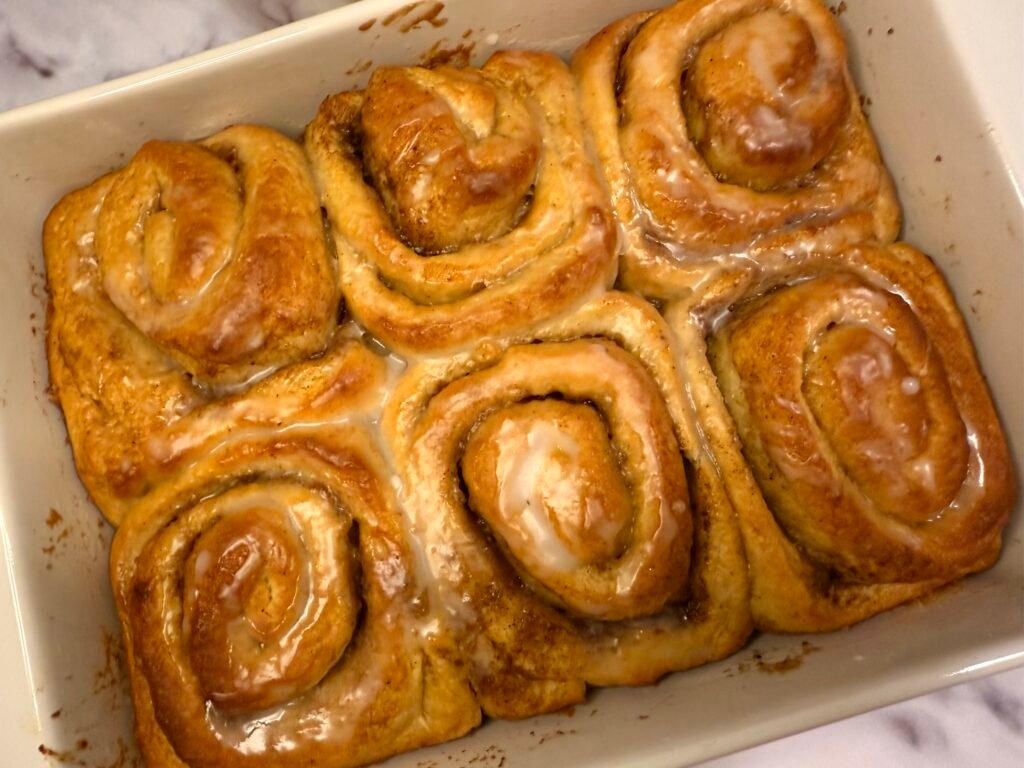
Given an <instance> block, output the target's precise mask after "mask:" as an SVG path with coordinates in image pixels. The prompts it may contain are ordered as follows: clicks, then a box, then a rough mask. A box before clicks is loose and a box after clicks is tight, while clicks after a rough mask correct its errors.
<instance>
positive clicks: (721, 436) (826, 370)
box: [669, 244, 1015, 632]
mask: <svg viewBox="0 0 1024 768" xmlns="http://www.w3.org/2000/svg"><path fill="white" fill-rule="evenodd" d="M669 318H670V320H671V322H672V324H673V326H674V327H675V329H676V332H677V333H678V334H679V336H680V345H681V346H682V347H684V348H686V349H689V350H693V351H694V352H693V354H692V355H690V356H689V357H688V358H687V364H686V369H687V373H686V375H687V378H688V380H689V381H690V382H691V386H692V391H693V392H694V395H695V399H696V401H697V403H698V408H699V409H700V412H701V413H702V414H704V419H703V420H702V423H703V426H704V434H705V435H706V436H707V439H708V441H709V444H710V446H711V450H712V452H713V453H714V455H715V457H716V460H717V462H718V465H719V466H720V467H721V470H722V476H723V478H724V480H725V483H726V487H727V489H728V492H729V497H730V498H731V499H732V502H733V504H734V505H735V508H736V510H737V512H738V514H739V519H740V525H741V527H742V529H743V536H744V541H745V544H746V553H747V557H748V559H749V561H750V568H751V576H752V579H753V587H752V610H753V614H754V621H755V623H756V624H757V625H758V626H759V627H761V628H763V629H771V630H781V631H799V632H806V631H822V630H830V629H835V628H838V627H843V626H847V625H849V624H852V623H854V622H857V621H860V620H861V619H864V618H866V617H868V616H871V615H873V614H875V613H878V612H879V611H882V610H885V609H887V608H890V607H892V606H894V605H896V604H898V603H901V602H904V601H906V600H908V599H911V598H913V597H916V596H919V595H923V594H925V593H927V592H930V591H932V590H934V589H936V588H938V587H939V586H941V585H943V584H946V583H948V582H950V581H952V580H954V579H957V578H959V577H961V576H964V575H966V574H969V573H973V572H975V571H979V570H982V569H985V568H987V567H989V566H991V565H992V564H993V563H994V562H995V560H996V559H997V558H998V556H999V550H1000V546H1001V537H1002V531H1003V527H1004V526H1005V524H1006V521H1007V518H1008V515H1009V510H1010V507H1011V505H1012V501H1013V498H1014V494H1015V479H1014V476H1013V470H1012V467H1011V463H1010V457H1009V453H1008V449H1007V445H1006V440H1005V438H1004V436H1003V433H1002V430H1001V428H1000V425H999V420H998V418H997V415H996V412H995V409H994V407H993V405H992V401H991V399H990V397H989V393H988V390H987V387H986V385H985V381H984V379H983V377H982V375H981V373H980V371H979V369H978V364H977V361H976V359H975V356H974V350H973V348H972V346H971V342H970V339H969V337H968V334H967V330H966V327H965V326H964V322H963V319H962V318H961V316H960V313H959V311H958V310H957V308H956V304H955V302H954V299H953V297H952V295H951V294H950V291H949V289H948V288H947V286H946V284H945V282H944V280H943V278H942V276H941V274H940V273H939V272H938V270H937V269H936V268H935V266H934V265H933V264H932V263H931V261H930V260H929V259H928V258H927V257H925V256H923V255H922V254H920V253H919V252H918V251H916V250H914V249H913V248H911V247H910V246H908V245H903V244H897V245H893V246H890V247H888V248H876V247H868V246H865V247H861V248H857V249H853V250H850V251H847V252H845V253H843V254H841V255H838V256H835V257H820V258H818V259H816V260H815V261H814V263H809V264H806V265H804V266H801V267H799V268H796V269H794V270H792V271H790V272H788V273H786V274H776V275H774V276H772V277H771V278H770V279H767V280H765V281H763V282H761V283H760V284H757V285H750V284H742V283H741V284H739V285H737V284H736V283H735V282H734V281H727V280H720V281H718V283H717V284H714V285H712V286H710V287H709V288H708V290H707V292H706V293H704V294H703V295H701V296H700V297H699V298H698V299H696V300H694V301H693V302H679V303H677V304H675V305H673V306H672V308H671V309H670V310H669ZM705 338H706V350H707V355H708V356H707V358H706V359H705V358H704V357H703V355H701V354H700V353H699V350H701V349H702V348H704V347H705Z"/></svg>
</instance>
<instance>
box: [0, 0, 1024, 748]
mask: <svg viewBox="0 0 1024 768" xmlns="http://www.w3.org/2000/svg"><path fill="white" fill-rule="evenodd" d="M344 2H345V0H4V2H3V3H2V4H0V110H5V109H10V108H12V107H15V106H19V105H22V104H27V103H30V102H32V101H37V100H39V99H42V98H45V97H47V96H53V95H56V94H59V93H64V92H66V91H70V90H74V89H76V88H80V87H84V86H86V85H91V84H93V83H97V82H101V81H104V80H109V79H111V78H114V77H117V76H120V75H124V74H128V73H130V72H135V71H138V70H140V69H145V68H147V67H151V66H154V65H157V64H160V63H163V62H166V61H171V60H174V59H178V58H181V57H183V56H187V55H189V54H193V53H197V52H199V51H202V50H205V49H207V48H210V47H213V46H216V45H219V44H222V43H226V42H229V41H232V40H236V39H238V38H241V37H244V36H247V35H251V34H254V33H256V32H260V31H262V30H266V29H270V28H272V27H275V26H278V25H279V24H283V23H287V22H289V21H292V20H294V19H298V18H302V17H304V16H309V15H311V14H314V13H317V12H320V11H323V10H326V9H328V8H331V7H334V6H337V5H342V4H344ZM820 765H828V766H829V767H830V768H844V767H845V766H863V765H871V766H897V765H898V766H911V767H917V766H921V768H924V767H925V766H927V767H928V768H936V767H940V766H967V765H984V766H989V767H991V768H1000V767H1001V766H1014V767H1016V766H1021V765H1024V669H1019V670H1016V671H1013V672H1007V673H1004V674H1002V675H999V676H996V677H993V678H988V679H985V680H981V681H978V682H974V683H968V684H965V685H961V686H958V687H955V688H951V689H948V690H945V691H940V692H938V693H934V694H931V695H929V696H923V697H920V698H917V699H913V700H911V701H908V702H904V703H902V704H897V705H894V706H891V707H886V708H884V709H880V710H877V711H875V712H870V713H868V714H865V715H861V716H859V717H854V718H851V719H849V720H845V721H843V722H839V723H834V724H832V725H827V726H823V727H821V728H817V729H814V730H812V731H808V732H806V733H803V734H799V735H797V736H791V737H789V738H786V739H781V740H779V741H776V742H773V743H771V744H766V745H763V746H760V747H757V748H754V749H751V750H747V751H745V752H741V753H738V754H735V755H731V756H728V757H725V758H721V759H719V760H715V761H713V762H711V763H708V764H707V766H708V767H709V768H710V767H711V766H713V768H738V767H740V766H742V767H743V768H758V767H760V766H787V768H788V767H790V766H820Z"/></svg>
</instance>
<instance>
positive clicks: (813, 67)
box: [682, 9, 849, 191]
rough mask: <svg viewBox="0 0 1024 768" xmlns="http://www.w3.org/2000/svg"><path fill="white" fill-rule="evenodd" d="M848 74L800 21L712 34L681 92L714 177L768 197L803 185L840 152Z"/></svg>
mask: <svg viewBox="0 0 1024 768" xmlns="http://www.w3.org/2000/svg"><path fill="white" fill-rule="evenodd" d="M841 67H842V65H841V61H840V58H839V57H838V56H836V55H835V52H833V51H825V50H822V49H821V48H819V45H818V42H817V41H816V40H815V38H814V36H813V35H812V33H811V30H810V29H809V28H808V26H807V24H806V23H805V22H804V20H803V19H801V18H800V17H799V16H796V15H794V14H791V13H783V12H780V11H777V10H774V9H770V10H765V11H762V12H760V13H756V14H753V15H751V16H747V17H745V18H742V19H740V20H738V21H736V22H734V23H732V24H729V25H728V26H726V27H725V28H724V29H722V30H721V31H719V32H717V33H716V34H715V35H713V36H711V37H710V38H709V39H708V40H707V41H706V42H705V43H704V44H703V45H702V46H701V48H700V50H699V51H698V52H697V55H696V57H695V59H694V61H693V62H692V64H691V65H690V67H689V69H688V70H687V71H686V72H684V76H683V77H684V79H683V91H682V95H683V111H684V113H685V116H686V122H687V127H688V130H689V134H690V136H691V138H692V139H693V142H694V144H695V146H696V147H697V148H698V150H699V151H700V152H701V154H702V155H703V156H704V159H705V161H706V162H707V164H708V167H709V168H710V169H711V171H712V172H713V173H715V175H716V176H718V177H719V179H721V180H722V181H726V182H728V183H731V184H739V185H744V186H748V187H751V188H752V189H755V190H759V191H767V190H772V189H777V188H785V187H788V186H793V185H796V184H799V180H800V177H801V176H803V175H805V174H806V173H808V172H809V171H811V170H812V169H813V168H814V167H815V166H816V165H817V164H818V163H819V162H821V160H822V159H824V158H825V157H826V156H827V155H828V154H829V152H830V151H831V150H832V148H833V146H834V144H835V142H836V138H837V136H838V134H839V131H840V128H841V126H842V124H843V120H844V119H845V117H846V114H847V112H848V110H849V95H848V90H847V85H846V82H845V79H844V76H843V72H842V68H841Z"/></svg>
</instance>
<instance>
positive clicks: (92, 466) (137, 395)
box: [44, 126, 338, 522]
mask: <svg viewBox="0 0 1024 768" xmlns="http://www.w3.org/2000/svg"><path fill="white" fill-rule="evenodd" d="M44 250H45V253H46V266H47V275H48V280H49V285H50V296H51V303H50V323H49V333H48V339H47V344H48V356H49V362H50V377H51V382H52V387H53V391H54V394H55V396H56V398H57V399H58V400H59V402H60V403H61V406H62V408H63V410H64V415H65V418H66V420H67V423H68V432H69V434H70V437H71V443H72V447H73V448H74V452H75V460H76V463H77V467H78V472H79V475H80V476H81V478H82V480H83V482H84V483H85V485H86V487H87V488H88V489H89V492H90V493H91V495H92V497H93V499H95V501H96V502H97V504H98V505H99V506H100V508H101V509H102V510H103V511H104V513H105V514H106V515H107V516H108V517H109V518H110V519H111V520H112V521H114V522H117V521H118V520H119V519H120V518H121V516H122V515H123V514H124V502H125V500H126V499H130V498H132V497H134V496H137V495H139V494H140V493H142V492H144V490H145V484H146V480H145V477H144V472H142V471H141V467H142V465H143V464H144V463H145V457H144V446H145V442H146V440H147V439H148V437H149V436H151V435H152V434H154V433H157V432H160V431H161V430H163V429H165V428H166V427H167V426H168V425H169V424H172V423H173V422H174V421H176V420H177V419H179V418H180V417H181V416H182V415H183V414H185V413H188V412H190V411H192V410H194V409H195V408H197V407H199V406H200V405H202V404H203V403H205V402H207V401H208V400H209V399H210V398H211V397H213V396H215V395H216V394H218V393H219V392H222V391H225V390H229V389H231V388H237V387H239V386H240V385H243V384H244V383H245V382H247V381H251V380H253V379H256V378H259V377H260V376H264V375H266V374H267V373H269V372H272V371H273V370H275V369H277V368H279V367H281V366H284V365H287V364H289V363H293V362H296V361H300V360H303V359H305V358H306V357H308V356H310V355H311V354H314V353H319V352H322V351H323V350H324V348H325V347H326V345H327V343H328V340H329V338H330V336H331V334H332V333H333V331H334V327H335V323H336V317H337V306H338V292H337V289H336V287H335V285H336V279H335V276H334V270H335V267H334V263H333V256H332V255H331V254H330V252H329V251H328V249H327V243H326V239H325V236H324V231H323V225H322V221H321V216H320V212H319V206H318V203H317V200H316V195H315V193H314V190H313V186H312V179H311V177H310V173H309V168H308V165H307V163H306V161H305V158H304V156H303V154H302V151H301V150H300V148H299V147H298V146H297V145H296V144H295V143H294V142H292V141H290V140H289V139H287V138H285V137H284V136H281V135H280V134H278V133H275V132H273V131H271V130H269V129H267V128H261V127H257V126H237V127H234V128H229V129H227V130H225V131H222V132H221V133H218V134H216V135H215V136H212V137H210V138H208V139H206V140H204V141H201V142H199V143H197V144H187V143H175V142H163V141H151V142H149V143H147V144H146V145H145V146H143V147H142V149H141V150H139V152H138V153H137V154H136V156H135V157H134V158H133V159H132V161H131V162H130V163H129V164H128V165H127V166H126V167H125V168H123V169H122V170H120V171H117V172H116V173H113V174H110V175H108V176H105V177H103V178H102V179H100V180H98V181H97V182H95V183H94V184H92V185H91V186H89V187H86V188H85V189H82V190H79V191H77V192H73V193H71V194H70V195H68V196H67V197H65V198H64V199H63V200H62V201H61V202H60V204H59V205H57V206H56V207H55V208H54V210H53V211H52V212H51V213H50V216H49V218H48V219H47V222H46V225H45V228H44Z"/></svg>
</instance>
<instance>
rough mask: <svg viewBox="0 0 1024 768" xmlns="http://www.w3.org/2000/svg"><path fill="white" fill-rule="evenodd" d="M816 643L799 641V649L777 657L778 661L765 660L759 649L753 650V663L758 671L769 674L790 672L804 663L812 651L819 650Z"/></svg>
mask: <svg viewBox="0 0 1024 768" xmlns="http://www.w3.org/2000/svg"><path fill="white" fill-rule="evenodd" d="M820 650H821V648H819V647H818V646H816V645H812V644H811V643H809V642H807V641H806V640H804V641H803V642H802V643H800V649H799V650H797V651H794V652H793V653H791V654H789V655H788V656H786V657H785V658H782V659H779V660H778V661H766V660H765V659H764V657H763V656H762V654H761V652H760V651H754V656H753V659H754V664H755V665H756V667H757V671H758V672H764V673H765V674H769V675H778V674H782V673H783V672H791V671H792V670H794V669H797V668H799V667H800V665H802V664H803V663H804V659H805V658H807V657H808V656H809V655H811V654H812V653H816V652H817V651H820Z"/></svg>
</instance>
